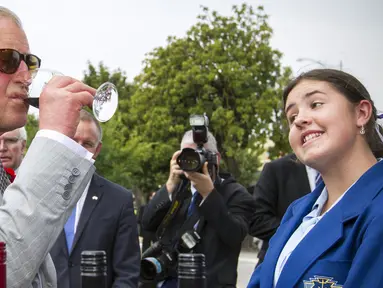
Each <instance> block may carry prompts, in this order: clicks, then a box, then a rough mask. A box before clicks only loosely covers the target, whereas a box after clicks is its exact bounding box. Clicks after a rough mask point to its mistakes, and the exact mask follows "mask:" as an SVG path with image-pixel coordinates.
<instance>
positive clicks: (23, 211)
mask: <svg viewBox="0 0 383 288" xmlns="http://www.w3.org/2000/svg"><path fill="white" fill-rule="evenodd" d="M0 31H1V32H0V107H1V109H0V134H3V133H5V132H8V131H12V130H14V129H16V128H20V127H22V126H24V125H25V123H26V121H27V112H28V108H29V105H28V104H27V102H26V98H27V92H28V87H27V84H25V79H26V77H25V74H28V70H34V69H36V68H38V67H39V66H40V62H41V60H40V59H39V58H38V57H37V56H36V55H33V54H31V53H30V50H29V44H28V40H27V37H26V35H25V32H24V30H23V28H22V25H21V22H20V20H19V18H18V17H17V16H16V15H15V14H14V13H13V12H11V11H10V10H8V9H6V8H4V7H0ZM94 94H95V89H93V88H91V87H89V86H87V85H85V84H83V83H81V82H79V81H77V80H75V79H73V78H70V77H64V76H59V77H55V78H54V79H52V80H51V81H50V82H49V83H48V84H47V86H46V87H45V89H44V92H43V93H42V94H41V96H40V117H39V122H40V127H39V128H40V130H39V131H38V133H37V134H36V137H35V139H34V140H33V142H32V143H31V146H30V147H29V149H28V153H27V154H26V156H25V158H24V160H23V162H22V164H21V166H20V168H19V171H18V175H17V177H16V179H15V181H14V182H13V183H12V184H11V185H9V186H8V187H7V188H5V187H6V186H7V184H9V183H8V179H7V178H6V176H5V175H4V174H5V173H4V170H3V166H2V165H0V192H1V191H3V190H4V189H6V190H5V193H4V197H3V198H4V201H3V199H2V197H1V196H0V205H1V209H0V241H1V242H5V243H6V244H7V247H6V249H7V286H8V287H23V288H25V287H27V288H29V287H33V288H35V287H38V288H44V287H57V283H56V282H57V281H56V273H55V269H54V265H53V262H52V259H51V258H50V256H49V255H48V252H49V250H50V249H51V247H52V245H53V244H54V242H55V241H56V239H57V237H58V235H59V233H60V232H61V231H62V229H63V227H64V224H65V222H66V221H67V219H68V217H69V215H70V213H71V211H72V210H73V208H74V206H75V205H76V203H77V201H78V199H79V198H80V196H81V194H82V192H83V191H84V189H85V187H86V185H87V184H88V182H89V180H90V179H91V177H92V175H93V173H94V166H93V162H92V160H91V159H92V156H93V155H92V153H90V152H88V151H87V150H86V149H85V148H83V147H82V146H81V145H79V144H77V143H76V142H75V141H74V140H73V137H74V135H75V132H76V128H77V125H78V122H79V117H80V110H81V108H82V107H84V106H91V105H92V101H93V95H94Z"/></svg>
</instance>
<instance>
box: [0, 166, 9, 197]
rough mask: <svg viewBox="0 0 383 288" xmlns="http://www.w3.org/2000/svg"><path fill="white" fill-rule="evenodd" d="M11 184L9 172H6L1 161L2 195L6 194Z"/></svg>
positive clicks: (0, 190) (0, 182)
mask: <svg viewBox="0 0 383 288" xmlns="http://www.w3.org/2000/svg"><path fill="white" fill-rule="evenodd" d="M9 184H11V182H10V181H9V178H8V175H7V172H5V170H4V167H3V164H2V163H1V161H0V193H1V194H4V191H5V189H7V187H8V185H9Z"/></svg>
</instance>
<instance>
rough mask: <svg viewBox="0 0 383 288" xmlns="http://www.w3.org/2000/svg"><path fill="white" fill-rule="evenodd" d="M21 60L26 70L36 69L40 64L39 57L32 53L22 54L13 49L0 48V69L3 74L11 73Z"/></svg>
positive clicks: (15, 69)
mask: <svg viewBox="0 0 383 288" xmlns="http://www.w3.org/2000/svg"><path fill="white" fill-rule="evenodd" d="M21 60H23V61H24V62H25V63H26V64H27V66H28V70H32V71H33V70H36V69H37V68H39V67H40V65H41V59H40V58H39V57H37V56H36V55H33V54H22V53H20V52H19V51H16V50H14V49H0V71H1V72H3V73H5V74H13V73H15V72H16V71H17V69H18V68H19V66H20V63H21Z"/></svg>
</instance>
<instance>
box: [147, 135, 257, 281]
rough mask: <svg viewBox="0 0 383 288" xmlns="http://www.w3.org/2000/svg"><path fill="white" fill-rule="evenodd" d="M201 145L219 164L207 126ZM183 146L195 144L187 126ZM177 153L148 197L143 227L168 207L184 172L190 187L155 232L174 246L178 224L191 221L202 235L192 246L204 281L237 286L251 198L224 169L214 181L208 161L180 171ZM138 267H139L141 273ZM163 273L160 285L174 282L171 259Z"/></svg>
mask: <svg viewBox="0 0 383 288" xmlns="http://www.w3.org/2000/svg"><path fill="white" fill-rule="evenodd" d="M204 147H205V149H206V150H208V151H211V152H214V153H217V155H218V156H217V158H218V160H217V163H218V164H219V153H218V151H217V143H216V140H215V138H214V137H213V135H212V134H211V133H210V132H209V133H208V142H207V143H205V144H204ZM183 148H192V149H195V148H196V144H195V143H194V142H193V134H192V131H188V132H186V133H185V135H184V137H183V139H182V143H181V149H183ZM180 153H181V151H177V152H175V153H174V154H173V157H172V159H171V162H170V175H169V178H168V181H167V183H166V185H164V186H163V187H162V188H161V189H160V190H159V191H157V193H156V194H155V196H154V197H153V199H152V200H151V201H150V202H149V203H148V206H147V208H146V209H145V212H144V215H143V223H142V224H143V226H144V228H145V229H147V230H151V231H156V230H157V228H158V227H159V226H160V223H161V221H162V220H163V219H164V217H165V215H166V214H167V212H168V211H169V208H170V207H171V205H172V200H174V201H175V199H177V198H176V197H177V194H176V193H175V192H176V191H177V189H178V187H179V185H180V182H181V178H180V175H185V176H186V178H187V179H188V180H190V184H191V185H190V184H187V188H188V189H190V190H189V191H186V192H187V193H185V194H186V195H187V196H186V199H185V200H184V202H183V203H182V205H181V207H180V210H179V211H178V213H177V214H176V215H175V217H174V219H173V221H172V222H170V225H169V226H168V227H167V228H166V229H165V232H164V233H163V234H162V235H161V232H159V236H161V240H160V241H161V243H162V244H163V245H164V247H166V249H172V247H177V248H179V247H180V245H179V244H180V241H179V238H180V237H179V236H181V235H180V233H181V232H180V231H182V230H183V229H184V227H185V226H184V225H183V224H184V223H185V222H187V221H189V222H187V223H189V224H191V229H190V230H192V231H193V230H194V231H196V232H197V233H198V234H199V235H200V237H201V240H200V241H199V242H198V243H197V245H196V246H195V247H194V248H193V249H192V252H193V253H203V254H204V255H205V261H206V278H207V287H209V288H218V287H236V282H237V264H238V256H239V252H240V250H241V243H242V240H243V239H244V238H245V236H246V235H247V233H248V229H249V223H250V220H251V215H252V213H253V211H254V205H253V202H254V201H253V199H252V197H251V195H250V194H249V193H248V192H247V191H246V189H245V188H244V187H243V186H242V185H240V184H238V183H237V182H236V181H235V180H234V178H233V177H231V176H230V175H229V174H219V176H217V177H214V176H213V178H216V179H215V181H213V180H212V178H211V176H210V175H209V172H208V168H207V165H206V164H207V163H205V165H204V166H203V169H202V173H200V172H184V171H182V170H181V168H180V166H179V165H178V164H177V161H176V159H177V157H178V156H179V155H180ZM214 175H215V174H214ZM191 219H195V221H192V220H191ZM194 223H195V224H194ZM190 230H189V231H190ZM159 231H161V229H160V230H159ZM186 251H187V252H189V250H186ZM173 263H174V262H173ZM142 271H143V270H142V269H141V273H142ZM167 274H168V275H167V277H166V278H165V281H164V283H162V284H161V287H166V288H170V287H172V288H173V287H176V283H177V280H176V279H177V272H176V269H175V265H171V266H170V270H169V271H168V273H167ZM141 275H143V274H141Z"/></svg>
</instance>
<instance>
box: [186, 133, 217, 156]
mask: <svg viewBox="0 0 383 288" xmlns="http://www.w3.org/2000/svg"><path fill="white" fill-rule="evenodd" d="M192 143H194V141H193V131H192V130H189V131H187V132H186V133H185V134H184V137H182V141H181V149H182V147H184V145H185V144H192ZM204 147H205V149H207V150H209V151H211V152H214V153H218V149H217V140H215V137H214V136H213V134H211V133H210V131H209V132H207V142H206V143H205V144H204Z"/></svg>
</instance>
